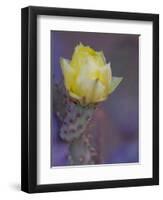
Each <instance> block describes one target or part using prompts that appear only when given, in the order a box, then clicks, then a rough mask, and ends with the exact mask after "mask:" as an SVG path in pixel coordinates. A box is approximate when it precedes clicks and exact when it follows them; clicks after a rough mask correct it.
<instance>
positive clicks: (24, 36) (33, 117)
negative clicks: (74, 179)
mask: <svg viewBox="0 0 163 200" xmlns="http://www.w3.org/2000/svg"><path fill="white" fill-rule="evenodd" d="M38 15H55V16H71V17H87V18H97V19H98V18H104V19H123V20H137V21H151V22H152V23H153V177H152V178H141V179H130V180H113V181H96V182H87V181H85V182H81V183H64V184H47V185H37V16H38ZM21 19H22V20H21V77H22V80H21V98H22V100H21V190H22V191H25V192H28V193H36V192H54V191H67V190H83V189H99V188H115V187H130V186H145V185H158V184H159V15H158V14H144V13H128V12H113V11H98V10H81V9H66V8H50V7H35V6H29V7H26V8H22V11H21Z"/></svg>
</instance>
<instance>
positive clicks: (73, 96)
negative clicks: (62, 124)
mask: <svg viewBox="0 0 163 200" xmlns="http://www.w3.org/2000/svg"><path fill="white" fill-rule="evenodd" d="M69 95H70V96H71V97H72V98H73V99H75V100H78V101H81V97H80V96H78V95H76V94H74V93H73V92H71V91H69Z"/></svg>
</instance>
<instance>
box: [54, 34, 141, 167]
mask: <svg viewBox="0 0 163 200" xmlns="http://www.w3.org/2000/svg"><path fill="white" fill-rule="evenodd" d="M138 38H139V36H138V35H131V34H110V33H88V32H70V31H51V67H52V84H53V83H54V82H59V81H61V80H63V77H62V73H61V69H60V64H59V58H60V57H64V58H67V59H71V56H72V53H73V51H74V47H75V46H76V45H77V44H78V43H79V42H82V43H83V44H84V45H89V46H90V47H92V48H94V49H95V50H97V51H101V50H102V51H103V52H104V55H105V58H106V60H107V62H111V68H112V74H113V76H120V77H123V78H124V79H123V81H122V82H121V84H120V85H119V87H118V88H117V89H116V90H115V92H114V93H113V94H111V95H110V96H109V98H108V99H107V100H106V101H105V102H103V103H101V104H100V106H99V107H100V109H98V111H97V112H96V114H95V117H94V122H95V128H94V130H93V131H94V133H93V134H94V135H95V136H96V138H97V142H98V144H97V145H98V151H99V152H100V155H101V162H100V163H99V164H110V163H112V164H113V163H133V162H138V161H139V152H138V149H139V144H138V143H139V142H138V141H139V134H138V59H139V58H138V55H139V54H138V49H139V43H138V42H139V40H138ZM97 124H98V125H97ZM59 126H60V125H59V121H58V119H57V118H56V116H55V113H52V133H51V134H52V135H51V136H52V137H51V165H52V166H63V165H68V159H67V155H68V145H67V144H66V143H65V142H63V141H62V140H61V139H60V138H59V135H58V130H59Z"/></svg>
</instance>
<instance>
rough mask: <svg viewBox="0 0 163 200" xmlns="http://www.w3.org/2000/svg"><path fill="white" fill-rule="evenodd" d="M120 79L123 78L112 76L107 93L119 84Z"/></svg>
mask: <svg viewBox="0 0 163 200" xmlns="http://www.w3.org/2000/svg"><path fill="white" fill-rule="evenodd" d="M122 80H123V78H122V77H112V81H111V84H110V86H109V94H111V93H112V92H114V90H115V89H116V88H117V87H118V85H119V84H120V82H121V81H122Z"/></svg>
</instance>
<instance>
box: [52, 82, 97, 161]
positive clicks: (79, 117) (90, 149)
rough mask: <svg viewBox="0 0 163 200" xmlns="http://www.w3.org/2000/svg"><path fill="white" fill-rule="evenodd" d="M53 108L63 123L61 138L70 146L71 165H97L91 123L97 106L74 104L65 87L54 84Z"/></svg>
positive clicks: (60, 131) (60, 132)
mask: <svg viewBox="0 0 163 200" xmlns="http://www.w3.org/2000/svg"><path fill="white" fill-rule="evenodd" d="M53 90H54V91H53V94H54V96H53V102H54V104H53V108H54V112H55V113H56V115H57V117H58V119H59V120H60V121H61V124H62V125H61V128H60V130H59V136H60V138H61V139H62V140H63V141H65V142H66V143H68V144H69V152H68V154H69V157H68V159H69V164H70V165H82V164H95V162H96V157H97V153H96V150H95V147H94V144H93V141H92V137H91V135H90V121H91V119H92V117H93V114H94V112H95V109H96V106H95V105H88V106H82V105H80V104H79V103H77V102H74V101H73V100H72V99H70V97H69V96H68V94H67V93H66V90H65V88H64V86H63V85H61V84H54V89H53Z"/></svg>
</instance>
